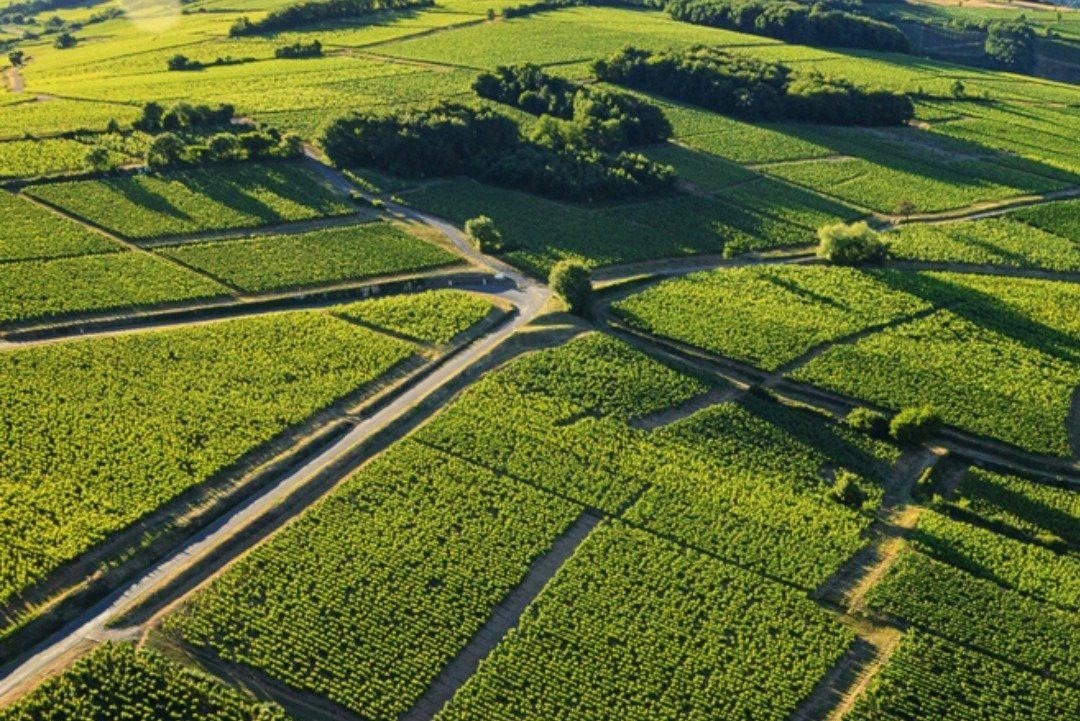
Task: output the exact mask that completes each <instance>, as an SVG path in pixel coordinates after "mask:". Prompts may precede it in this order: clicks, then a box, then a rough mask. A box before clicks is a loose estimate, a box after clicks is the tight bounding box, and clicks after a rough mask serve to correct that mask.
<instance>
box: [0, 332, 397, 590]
mask: <svg viewBox="0 0 1080 721" xmlns="http://www.w3.org/2000/svg"><path fill="white" fill-rule="evenodd" d="M414 351H415V347H414V346H412V345H411V344H409V343H406V342H404V341H400V340H397V339H394V338H390V337H388V336H385V335H382V334H379V333H376V332H374V331H371V330H368V329H365V328H361V327H359V326H357V325H355V324H352V323H348V322H346V321H343V320H339V319H336V318H332V317H330V316H329V315H327V314H325V313H321V312H314V311H312V312H293V313H280V314H269V315H264V316H257V317H251V318H244V319H239V320H229V321H222V322H220V323H213V324H207V325H199V326H193V327H190V328H181V329H171V330H165V331H154V332H145V333H138V334H128V335H118V336H111V337H102V338H95V339H90V340H76V341H71V342H67V343H56V344H47V345H40V346H34V347H29V348H24V349H18V350H9V351H6V352H4V353H0V377H3V378H4V387H5V392H4V393H3V394H0V418H3V419H4V421H3V423H0V447H3V448H6V449H9V450H10V451H11V452H9V453H5V454H3V456H2V457H0V498H2V499H3V501H2V502H0V549H3V550H2V552H0V569H2V573H0V602H6V601H7V600H9V599H10V598H11V597H12V596H13V595H15V594H18V593H19V592H20V591H21V590H23V589H25V588H26V587H28V586H30V585H32V584H34V583H35V582H37V581H40V580H41V579H42V578H44V577H45V576H46V575H48V574H49V573H50V572H51V571H53V570H55V569H56V568H57V567H58V566H60V565H61V564H63V563H64V562H66V561H70V560H72V559H74V558H75V557H77V556H78V555H79V554H81V553H83V552H85V551H86V550H87V549H89V548H90V547H92V546H93V545H94V544H96V543H98V542H100V541H102V540H104V539H105V538H107V537H108V536H109V535H110V534H111V533H113V532H115V531H118V530H120V529H123V528H125V527H127V526H128V525H129V524H131V523H132V522H134V521H136V520H137V519H139V518H140V517H142V516H144V515H145V514H147V513H149V512H151V511H153V510H154V509H156V508H158V507H159V506H161V505H162V504H164V503H167V502H168V501H169V500H171V499H173V498H175V497H176V496H177V495H178V494H180V493H181V492H183V491H184V490H186V489H188V488H191V487H193V486H196V485H198V484H200V483H203V482H204V481H206V480H207V479H209V478H211V477H212V476H214V475H215V474H216V473H219V472H220V471H222V470H223V469H226V468H228V467H230V465H231V464H234V463H235V462H236V461H237V460H239V459H240V458H241V457H243V456H244V454H246V453H247V452H249V451H251V450H253V449H254V448H256V447H258V446H260V445H261V444H263V443H265V442H267V441H269V440H270V439H272V438H274V437H275V436H276V435H277V434H279V433H280V432H281V431H283V430H285V429H286V428H288V427H289V426H291V425H293V424H295V423H297V422H299V421H301V420H303V419H304V418H306V417H308V416H309V415H310V414H312V413H313V412H315V411H317V410H319V409H321V408H324V407H326V406H328V405H330V404H332V403H333V402H334V401H335V400H337V399H339V398H341V397H342V396H344V395H346V394H349V393H350V392H352V391H355V390H356V389H358V388H360V387H361V386H363V385H364V384H366V383H368V382H370V381H373V380H375V379H376V378H378V377H379V376H381V375H382V374H384V373H386V372H387V371H388V370H390V369H391V368H392V367H394V366H395V365H396V364H398V363H400V362H401V361H403V360H405V359H406V358H408V357H409V356H411V355H412V354H413V353H414Z"/></svg>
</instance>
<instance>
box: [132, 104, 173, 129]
mask: <svg viewBox="0 0 1080 721" xmlns="http://www.w3.org/2000/svg"><path fill="white" fill-rule="evenodd" d="M164 114H165V108H163V107H161V105H159V104H158V103H155V102H149V103H147V104H146V105H144V106H143V109H142V116H141V117H139V118H138V119H137V120H136V121H135V122H134V123H132V124H131V126H132V127H133V128H135V129H136V130H141V131H143V132H144V133H156V132H157V131H159V130H161V116H162V115H164Z"/></svg>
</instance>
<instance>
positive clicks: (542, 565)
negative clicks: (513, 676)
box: [398, 511, 600, 721]
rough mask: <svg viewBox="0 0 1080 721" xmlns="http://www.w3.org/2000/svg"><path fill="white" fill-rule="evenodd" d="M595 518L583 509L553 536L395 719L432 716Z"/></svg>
mask: <svg viewBox="0 0 1080 721" xmlns="http://www.w3.org/2000/svg"><path fill="white" fill-rule="evenodd" d="M599 522H600V516H598V515H595V514H594V513H592V512H591V511H585V512H583V513H582V514H581V515H580V516H578V519H577V520H576V521H574V523H573V525H571V526H570V528H568V529H567V530H566V532H565V533H563V535H561V536H559V538H558V539H556V541H555V543H554V544H553V545H552V547H551V550H549V551H548V552H547V553H546V554H544V555H543V556H541V557H540V558H538V559H536V560H535V561H533V563H532V565H531V566H530V567H529V572H528V574H527V575H526V576H525V580H523V581H522V582H521V583H520V584H519V585H518V586H517V587H516V588H515V589H514V590H513V591H511V592H510V594H509V595H508V596H507V597H506V598H504V599H503V600H502V602H501V603H500V604H499V605H498V606H496V607H495V609H494V610H493V612H492V614H491V616H490V617H489V618H488V620H487V623H485V624H484V627H483V628H481V629H480V631H478V632H477V633H476V634H475V635H474V636H473V637H472V638H471V639H470V640H469V643H468V644H467V645H466V646H465V648H463V649H462V650H461V651H460V652H459V653H458V655H457V656H455V657H454V659H453V660H452V661H451V662H450V663H449V664H447V665H446V667H445V668H443V670H442V672H441V673H440V674H439V675H438V677H437V678H436V679H435V681H434V682H433V683H432V684H431V685H430V686H429V687H428V689H427V691H425V692H424V694H423V695H422V696H421V697H420V698H419V699H417V701H416V703H415V704H413V706H412V708H410V709H409V710H408V711H406V712H405V713H404V714H402V716H401V717H400V718H399V719H398V721H427V720H428V719H431V718H434V716H435V714H437V713H438V712H439V711H440V709H442V707H443V705H444V704H445V703H446V702H447V701H449V700H450V699H451V698H452V697H453V695H454V694H455V693H456V692H457V690H458V689H459V688H461V686H462V685H464V684H465V682H466V681H468V680H469V678H470V677H471V676H472V675H473V674H474V673H476V669H477V667H478V666H479V665H480V662H481V661H483V660H484V659H485V658H487V656H488V654H490V653H491V652H492V651H493V650H494V649H495V646H497V645H498V644H499V641H501V640H502V639H503V637H504V636H506V633H507V631H509V630H510V629H511V628H514V627H515V626H517V625H518V621H519V620H520V619H521V615H522V614H523V613H524V612H525V609H526V608H528V606H529V604H530V603H532V602H533V600H535V599H536V597H537V595H538V594H539V593H540V591H541V590H542V589H543V588H544V586H546V585H547V582H548V581H550V580H551V578H552V577H553V576H554V575H555V574H556V573H557V572H558V570H559V569H560V568H562V566H563V564H564V563H566V561H567V559H569V558H570V556H572V555H573V553H574V551H576V550H577V548H578V546H580V545H581V543H582V542H583V541H584V540H585V538H586V537H588V535H589V533H590V532H592V530H593V528H595V527H596V524H597V523H599Z"/></svg>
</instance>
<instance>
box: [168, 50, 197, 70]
mask: <svg viewBox="0 0 1080 721" xmlns="http://www.w3.org/2000/svg"><path fill="white" fill-rule="evenodd" d="M165 67H166V68H167V69H169V70H202V68H203V64H202V63H201V62H199V61H198V60H192V59H191V58H189V57H187V56H186V55H181V54H179V53H177V54H176V55H173V56H172V57H171V58H169V59H168V60H167V61H166V62H165Z"/></svg>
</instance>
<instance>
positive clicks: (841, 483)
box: [829, 469, 866, 510]
mask: <svg viewBox="0 0 1080 721" xmlns="http://www.w3.org/2000/svg"><path fill="white" fill-rule="evenodd" d="M829 498H831V499H832V500H834V501H836V502H837V503H841V504H843V505H845V506H847V507H848V508H852V509H855V510H858V509H860V508H862V505H863V503H865V502H866V492H865V491H863V489H862V488H860V487H859V477H858V476H857V475H856V474H854V473H852V472H851V471H849V470H847V469H841V470H839V471H838V472H837V473H836V480H835V482H834V483H833V485H832V488H830V489H829Z"/></svg>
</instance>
